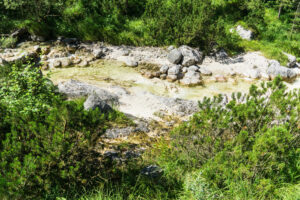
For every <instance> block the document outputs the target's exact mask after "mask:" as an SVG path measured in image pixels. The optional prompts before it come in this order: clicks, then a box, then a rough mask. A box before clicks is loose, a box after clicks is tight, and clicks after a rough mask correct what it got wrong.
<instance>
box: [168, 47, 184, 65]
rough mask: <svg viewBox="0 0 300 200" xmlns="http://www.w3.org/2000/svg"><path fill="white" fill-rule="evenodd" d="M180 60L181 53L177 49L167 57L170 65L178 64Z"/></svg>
mask: <svg viewBox="0 0 300 200" xmlns="http://www.w3.org/2000/svg"><path fill="white" fill-rule="evenodd" d="M181 59H182V53H181V51H179V50H178V49H173V50H172V51H170V53H169V55H168V60H169V61H170V63H172V64H179V63H180V61H181Z"/></svg>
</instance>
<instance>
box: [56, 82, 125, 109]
mask: <svg viewBox="0 0 300 200" xmlns="http://www.w3.org/2000/svg"><path fill="white" fill-rule="evenodd" d="M58 90H59V92H60V93H63V94H65V95H67V96H68V97H70V98H78V97H84V96H89V95H91V94H96V95H97V96H98V97H99V98H101V100H103V101H104V102H105V103H106V104H108V105H111V106H114V105H118V104H119V98H118V96H117V95H115V94H112V93H110V92H108V91H106V90H104V89H100V88H98V87H96V86H93V85H89V84H87V83H83V82H80V81H76V80H68V81H66V82H61V83H59V84H58Z"/></svg>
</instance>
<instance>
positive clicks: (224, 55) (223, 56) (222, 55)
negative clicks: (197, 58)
mask: <svg viewBox="0 0 300 200" xmlns="http://www.w3.org/2000/svg"><path fill="white" fill-rule="evenodd" d="M215 58H216V61H219V62H226V60H228V59H229V56H228V54H227V53H226V51H225V50H224V49H221V50H220V51H218V52H217V53H216V55H215Z"/></svg>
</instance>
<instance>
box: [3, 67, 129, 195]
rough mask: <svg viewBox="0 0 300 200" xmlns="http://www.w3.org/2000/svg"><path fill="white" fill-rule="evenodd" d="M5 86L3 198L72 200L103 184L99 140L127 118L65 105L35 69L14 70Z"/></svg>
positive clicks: (80, 105)
mask: <svg viewBox="0 0 300 200" xmlns="http://www.w3.org/2000/svg"><path fill="white" fill-rule="evenodd" d="M23 67H24V68H23ZM22 69H23V70H22ZM1 84H3V85H2V86H1V88H0V111H1V113H0V133H1V135H0V142H1V144H0V188H1V189H0V192H1V193H0V196H1V197H5V196H6V197H7V198H9V199H40V198H42V197H47V198H48V199H55V197H56V196H65V197H68V196H69V195H73V193H72V192H73V191H76V193H77V194H80V192H81V191H83V190H84V188H88V187H92V186H95V185H96V183H98V182H101V181H102V179H101V177H100V176H101V174H102V172H103V171H104V163H103V162H102V161H101V158H102V157H101V155H100V153H99V150H101V148H100V147H98V148H96V147H97V146H96V145H97V139H98V138H99V137H100V136H101V135H102V134H103V133H104V131H105V129H106V128H107V127H108V126H109V123H108V122H109V121H117V122H120V121H121V120H120V118H123V116H122V115H120V114H119V113H116V112H115V113H114V112H113V113H110V114H105V115H104V114H102V113H100V111H98V110H91V111H85V110H84V107H83V101H82V100H78V101H64V100H63V99H62V98H61V97H60V96H59V94H57V93H56V88H55V87H54V86H53V85H51V83H49V80H48V79H47V78H45V77H43V76H42V75H41V74H40V73H39V69H38V68H36V67H34V66H32V65H26V66H13V67H12V70H11V72H10V73H9V74H8V75H7V79H6V80H4V81H3V82H2V83H1ZM99 148H100V149H99Z"/></svg>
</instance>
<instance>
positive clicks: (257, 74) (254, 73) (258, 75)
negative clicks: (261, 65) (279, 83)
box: [248, 69, 261, 79]
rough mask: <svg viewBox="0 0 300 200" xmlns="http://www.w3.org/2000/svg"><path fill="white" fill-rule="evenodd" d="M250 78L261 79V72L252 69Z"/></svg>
mask: <svg viewBox="0 0 300 200" xmlns="http://www.w3.org/2000/svg"><path fill="white" fill-rule="evenodd" d="M248 77H249V78H252V79H260V78H261V73H260V71H259V70H257V69H252V70H251V71H250V72H249V74H248Z"/></svg>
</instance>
